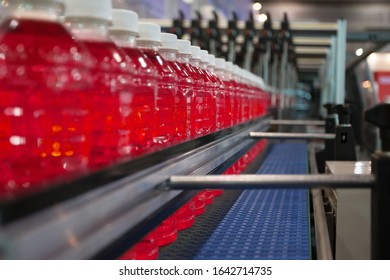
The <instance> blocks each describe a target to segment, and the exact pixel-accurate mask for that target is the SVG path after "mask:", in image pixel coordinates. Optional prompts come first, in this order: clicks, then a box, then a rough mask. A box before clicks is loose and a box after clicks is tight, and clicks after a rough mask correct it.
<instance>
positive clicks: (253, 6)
mask: <svg viewBox="0 0 390 280" xmlns="http://www.w3.org/2000/svg"><path fill="white" fill-rule="evenodd" d="M262 7H263V5H261V4H260V3H259V2H255V3H253V5H252V9H253V10H254V11H260V10H261V8H262Z"/></svg>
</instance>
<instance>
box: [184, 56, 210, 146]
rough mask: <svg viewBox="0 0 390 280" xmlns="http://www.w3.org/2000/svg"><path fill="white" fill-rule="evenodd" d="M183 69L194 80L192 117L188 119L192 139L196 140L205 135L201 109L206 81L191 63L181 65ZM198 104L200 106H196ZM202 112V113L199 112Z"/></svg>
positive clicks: (191, 104)
mask: <svg viewBox="0 0 390 280" xmlns="http://www.w3.org/2000/svg"><path fill="white" fill-rule="evenodd" d="M180 64H181V65H182V66H183V68H184V69H185V70H186V71H187V72H188V74H189V75H190V77H191V78H192V80H193V94H192V96H191V97H190V100H189V102H190V116H189V118H188V120H189V122H190V139H195V138H197V137H200V136H202V135H203V117H202V116H201V112H202V111H203V107H200V104H201V103H200V101H201V99H202V96H203V95H204V93H203V91H204V80H203V78H202V76H201V73H200V72H199V71H198V70H197V69H195V67H193V66H192V65H191V64H189V63H180ZM196 102H198V104H199V106H196ZM198 111H200V112H198Z"/></svg>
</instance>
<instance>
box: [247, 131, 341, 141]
mask: <svg viewBox="0 0 390 280" xmlns="http://www.w3.org/2000/svg"><path fill="white" fill-rule="evenodd" d="M249 136H250V137H252V138H264V139H301V140H333V139H335V134H330V133H283V132H251V133H249Z"/></svg>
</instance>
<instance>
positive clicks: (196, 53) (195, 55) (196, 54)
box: [191, 46, 201, 59]
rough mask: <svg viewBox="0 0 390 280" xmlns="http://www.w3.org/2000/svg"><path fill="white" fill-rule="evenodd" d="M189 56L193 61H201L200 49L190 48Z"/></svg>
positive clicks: (196, 47)
mask: <svg viewBox="0 0 390 280" xmlns="http://www.w3.org/2000/svg"><path fill="white" fill-rule="evenodd" d="M191 54H192V58H194V59H201V56H200V48H199V47H198V46H191Z"/></svg>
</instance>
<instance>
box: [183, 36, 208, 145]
mask: <svg viewBox="0 0 390 280" xmlns="http://www.w3.org/2000/svg"><path fill="white" fill-rule="evenodd" d="M177 44H178V54H177V61H178V62H179V63H180V65H182V67H183V68H184V69H185V70H186V71H187V72H188V74H189V75H190V77H191V79H192V81H193V92H192V95H191V96H187V102H188V103H189V104H190V114H187V125H188V126H189V130H190V139H194V138H196V137H197V136H199V135H200V133H197V132H201V131H199V130H198V129H196V128H197V126H195V113H196V111H195V110H196V107H195V105H194V104H195V96H198V95H200V94H202V91H203V90H204V81H203V78H202V76H201V75H200V73H199V72H198V71H197V70H196V69H195V68H194V67H193V66H192V65H191V64H190V59H191V57H192V49H191V42H190V41H188V40H178V41H177ZM199 50H200V49H199Z"/></svg>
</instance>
